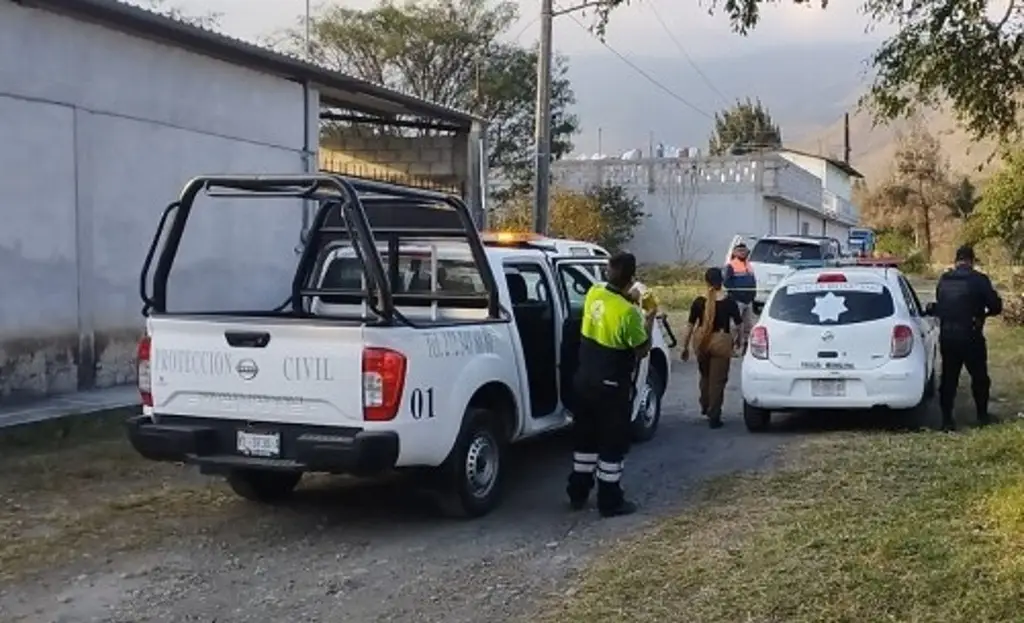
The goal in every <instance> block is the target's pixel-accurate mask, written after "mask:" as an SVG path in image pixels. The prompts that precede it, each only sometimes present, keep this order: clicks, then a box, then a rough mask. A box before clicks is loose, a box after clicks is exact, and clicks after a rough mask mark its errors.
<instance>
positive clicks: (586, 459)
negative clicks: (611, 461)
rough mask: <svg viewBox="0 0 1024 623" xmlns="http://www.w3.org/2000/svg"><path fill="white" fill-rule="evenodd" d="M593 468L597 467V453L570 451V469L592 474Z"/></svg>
mask: <svg viewBox="0 0 1024 623" xmlns="http://www.w3.org/2000/svg"><path fill="white" fill-rule="evenodd" d="M595 469H597V453H589V452H573V453H572V471H574V472H576V473H577V474H593V473H594V470H595Z"/></svg>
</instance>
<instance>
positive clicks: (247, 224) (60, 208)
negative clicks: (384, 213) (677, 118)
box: [0, 0, 483, 400]
mask: <svg viewBox="0 0 1024 623" xmlns="http://www.w3.org/2000/svg"><path fill="white" fill-rule="evenodd" d="M321 106H324V107H331V108H333V109H334V110H335V111H342V112H341V113H339V112H335V113H332V114H334V115H343V116H341V117H337V116H334V117H332V118H334V119H337V118H341V119H344V120H345V121H347V122H352V121H353V119H357V118H358V119H360V120H368V121H366V123H368V124H370V125H371V126H372V125H374V124H380V123H381V119H384V118H387V119H391V120H394V119H403V120H408V119H418V120H429V121H430V123H431V124H432V125H431V127H435V128H436V127H443V128H445V129H446V130H447V131H448V132H449V135H442V138H446V139H447V140H448V142H449V144H450V145H449V147H448V148H447V149H440V148H439V147H438V145H437V142H438V140H439V139H438V136H437V134H438V133H437V132H436V131H435V132H434V134H435V136H433V137H430V141H431V142H430V144H429V145H427V147H429V150H427V149H426V148H424V149H422V150H419V151H422V152H423V153H416V154H412V157H410V154H409V151H410V149H411V148H413V147H415V146H414V145H412V144H411V143H410V140H413V141H414V139H409V140H405V139H403V140H399V141H397V142H396V141H395V140H393V139H389V140H387V141H385V140H382V139H381V140H378V141H377V142H376V143H374V142H373V140H372V136H371V138H370V139H360V140H359V141H358V145H354V146H353V150H354V151H358V152H359V153H358V158H354V159H353V161H355V162H356V163H366V162H371V161H377V162H380V161H389V160H390V161H394V162H404V163H409V162H413V161H415V160H416V158H417V157H420V156H423V155H424V154H425V153H426V152H427V151H429V152H430V154H432V156H433V157H434V158H442V157H443V158H447V160H448V161H447V163H445V166H438V167H427V172H428V173H429V174H434V173H437V174H438V175H444V179H445V182H446V183H448V184H451V183H452V182H453V181H454V182H455V183H456V184H457V185H458V186H461V188H462V190H463V191H464V194H465V195H466V197H467V199H468V201H469V203H470V204H471V205H475V206H477V207H479V206H480V205H481V203H482V202H481V199H480V196H479V192H477V190H478V189H479V187H480V183H479V179H480V175H481V174H482V173H483V169H482V168H481V165H480V164H479V161H480V160H479V147H480V146H479V139H480V137H479V134H478V133H479V131H480V128H479V125H478V124H477V121H476V120H475V119H473V118H472V117H470V116H469V115H467V114H465V113H461V112H459V111H453V110H449V109H447V108H444V107H441V106H437V105H435V104H432V103H429V102H424V101H423V100H420V99H418V98H415V97H412V96H408V95H405V94H401V93H396V92H394V91H390V90H387V89H384V88H383V87H380V86H377V85H373V84H369V83H367V82H364V81H361V80H357V79H354V78H352V77H349V76H345V75H342V74H338V73H336V72H332V71H328V70H325V69H323V68H320V67H317V66H315V65H312V64H309V63H306V62H303V61H300V60H297V59H294V58H291V57H289V56H285V55H281V54H277V53H274V52H271V51H268V50H265V49H263V48H260V47H258V46H254V45H250V44H246V43H243V42H241V41H238V40H235V39H232V38H229V37H225V36H222V35H219V34H217V33H213V32H210V31H207V30H203V29H200V28H195V27H193V26H189V25H187V24H183V23H181V22H178V21H176V20H173V19H170V18H167V17H163V16H160V15H157V14H154V13H152V12H149V11H146V10H143V9H139V8H137V7H133V6H129V5H126V4H123V3H121V2H118V1H117V0H19V1H18V2H11V1H9V0H0V210H2V212H0V214H2V221H0V293H2V294H0V400H5V399H6V400H13V399H19V398H28V397H31V396H36V395H41V394H50V393H60V392H65V391H73V390H76V389H85V388H91V387H102V386H108V385H112V384H116V383H121V382H126V381H130V380H131V379H132V378H133V375H134V370H133V366H134V364H133V359H134V350H135V344H136V341H137V338H138V336H139V333H140V329H141V326H142V321H143V318H142V316H141V314H140V309H141V306H142V303H141V301H140V296H139V273H140V268H141V266H142V261H143V258H144V256H145V254H146V251H147V249H148V248H149V245H150V241H151V239H152V237H153V234H154V231H155V229H156V226H157V221H158V219H159V217H160V214H161V212H162V211H163V209H164V207H165V206H166V205H167V204H168V203H170V202H172V201H174V200H175V199H177V196H178V193H179V192H180V190H181V189H182V187H183V186H184V184H185V182H186V181H187V180H188V179H189V178H191V177H193V176H195V175H198V174H202V173H206V174H211V173H261V172H262V173H298V172H303V171H315V170H316V169H317V142H318V138H319V128H320V116H321V112H320V111H321ZM356 113H358V115H359V116H358V117H355V116H352V115H354V114H356ZM344 115H349V116H348V117H345V116H344ZM362 122H363V121H360V123H362ZM406 123H407V124H408V125H413V126H415V122H412V121H407V122H406ZM370 134H371V135H372V132H371V133H370ZM355 147H358V150H355ZM341 148H342V150H343V151H344V150H345V149H347V146H346V145H342V146H341ZM345 166H346V167H350V168H352V167H355V166H356V165H354V164H352V163H351V162H348V163H346V164H345ZM359 166H363V165H362V164H360V165H359ZM404 166H408V165H407V164H406V165H404ZM442 169H443V170H442ZM360 170H362V169H360ZM346 172H347V171H346ZM210 201H214V200H210ZM290 207H294V208H295V209H289V208H290ZM221 208H222V206H212V207H211V208H210V209H208V210H202V209H200V208H199V207H197V209H196V211H195V213H194V216H193V217H192V218H191V219H190V221H189V229H188V230H187V231H186V234H185V236H184V239H183V241H182V248H181V252H180V253H179V260H180V261H178V262H176V264H175V268H174V271H173V272H172V277H171V280H170V285H169V289H170V290H171V298H172V299H176V303H177V305H175V301H171V302H170V305H171V306H172V307H177V308H179V309H180V308H182V307H183V306H186V305H189V304H196V305H210V306H211V307H214V306H217V305H219V304H238V305H244V304H260V305H266V304H268V303H270V302H271V301H276V302H274V303H273V304H272V305H271V306H274V305H276V304H279V303H280V302H281V301H282V300H283V298H284V297H282V287H283V289H284V290H286V289H287V284H288V283H289V282H290V280H291V271H292V270H293V267H294V264H295V252H294V251H295V247H296V245H297V244H298V243H299V239H300V232H301V229H302V227H303V225H304V223H305V220H306V218H307V215H305V214H303V212H304V211H303V210H302V209H301V206H300V205H294V206H285V207H284V208H283V209H282V208H281V206H279V205H274V206H272V207H271V206H267V205H266V204H264V203H260V202H257V203H256V205H251V204H248V203H247V204H246V206H245V207H244V210H246V212H244V213H243V214H241V216H240V217H239V213H238V212H230V211H229V210H228V209H221ZM233 209H234V208H232V210H233ZM229 212H230V213H229ZM282 276H283V280H282Z"/></svg>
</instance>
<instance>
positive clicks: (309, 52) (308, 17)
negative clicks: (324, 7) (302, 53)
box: [305, 0, 313, 61]
mask: <svg viewBox="0 0 1024 623" xmlns="http://www.w3.org/2000/svg"><path fill="white" fill-rule="evenodd" d="M309 4H310V0H306V19H305V28H306V32H305V44H306V60H307V61H311V60H313V40H312V39H311V38H310V36H309V26H310V20H311V19H312V14H311V13H310V10H309Z"/></svg>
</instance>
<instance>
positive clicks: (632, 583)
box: [543, 323, 1024, 623]
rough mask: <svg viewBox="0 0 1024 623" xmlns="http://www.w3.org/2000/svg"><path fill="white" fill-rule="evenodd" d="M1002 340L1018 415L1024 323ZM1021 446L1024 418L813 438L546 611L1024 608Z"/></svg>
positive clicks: (1000, 364)
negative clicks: (954, 430) (953, 430)
mask: <svg viewBox="0 0 1024 623" xmlns="http://www.w3.org/2000/svg"><path fill="white" fill-rule="evenodd" d="M989 344H990V350H991V364H992V366H991V367H992V371H993V377H994V389H995V391H996V392H997V394H999V395H1001V397H1002V401H1001V402H999V403H997V408H998V409H999V413H1000V414H1002V415H1009V416H1015V415H1016V413H1017V410H1018V409H1020V408H1021V406H1022V402H1024V385H1022V380H1021V379H1020V376H1019V370H1020V368H1021V366H1022V365H1024V329H1011V328H1007V327H1004V326H1002V325H1001V324H999V323H993V326H992V327H991V328H990V330H989ZM965 389H966V388H965ZM962 393H963V394H966V393H967V392H966V391H964V392H962ZM1011 419H1013V418H1011ZM1022 449H1024V423H1021V422H1019V421H1011V422H1008V423H1005V424H1002V425H998V426H992V427H988V428H984V429H974V430H969V431H965V432H963V433H960V434H955V435H948V434H942V433H932V432H921V433H880V432H877V431H876V432H871V433H868V432H845V433H838V434H833V435H817V436H814V437H811V438H809V439H808V440H806V441H805V442H804V443H803V444H802V445H801V446H800V447H799V449H798V450H797V451H796V452H795V453H794V454H793V455H791V456H790V457H789V459H790V460H789V461H787V463H786V465H785V466H784V467H783V468H782V469H780V470H779V471H776V472H772V473H766V474H756V475H749V474H747V475H739V476H733V477H727V478H724V479H721V480H719V481H716V482H715V483H713V484H712V485H711V486H710V487H708V489H707V490H706V492H705V494H704V496H703V499H702V500H701V503H700V504H699V505H698V506H697V508H696V509H695V510H693V511H692V512H688V513H686V514H684V515H682V516H680V517H677V518H674V519H671V520H669V521H666V522H664V523H662V524H661V525H660V526H658V527H656V528H655V529H654V530H653V531H652V532H651V533H649V534H646V535H644V536H643V537H641V538H640V539H637V540H635V541H632V542H629V543H626V544H623V545H621V546H620V547H618V548H617V549H615V550H614V551H613V552H610V553H609V554H608V555H607V556H606V557H604V558H603V559H602V560H600V561H599V562H598V563H597V564H596V565H595V567H594V568H593V569H592V570H590V571H589V572H588V573H586V574H585V575H584V576H583V577H584V579H583V580H582V582H581V583H580V584H579V586H578V587H577V588H576V589H575V592H574V593H573V596H572V597H571V598H569V599H568V600H566V601H561V602H555V603H552V604H551V605H550V607H549V609H548V610H547V612H546V614H545V616H544V617H543V618H544V620H548V621H553V622H554V621H558V622H566V623H567V622H573V621H580V622H582V621H587V622H593V621H616V622H624V621H651V622H653V621H659V622H660V621H687V622H690V623H700V622H709V623H710V622H723V623H724V622H729V623H733V622H747V621H749V622H754V621H756V622H766V623H767V622H779V623H783V622H784V623H812V622H813V623H818V622H821V621H851V622H852V621H858V622H859V621H864V622H872V623H873V622H876V621H906V622H921V623H925V622H927V623H934V622H936V621H942V622H943V623H954V622H960V621H962V622H965V623H967V622H970V623H981V622H985V621H993V622H994V621H1020V620H1022V618H1024V615H1022V614H1021V604H1022V603H1024V588H1022V587H1024V484H1022V483H1024V450H1022Z"/></svg>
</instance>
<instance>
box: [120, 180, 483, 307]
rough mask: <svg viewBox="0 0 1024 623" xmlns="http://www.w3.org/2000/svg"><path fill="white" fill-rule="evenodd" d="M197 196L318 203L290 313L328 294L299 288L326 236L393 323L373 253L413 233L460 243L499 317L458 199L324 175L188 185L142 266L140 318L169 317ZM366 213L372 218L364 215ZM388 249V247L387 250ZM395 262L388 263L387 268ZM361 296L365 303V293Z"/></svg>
mask: <svg viewBox="0 0 1024 623" xmlns="http://www.w3.org/2000/svg"><path fill="white" fill-rule="evenodd" d="M201 193H202V194H204V195H206V196H208V197H215V198H226V197H230V198H240V199H244V198H294V199H305V200H311V201H317V202H318V203H319V207H318V209H317V212H316V215H315V216H314V218H313V221H312V226H311V228H310V231H311V234H310V237H309V240H308V241H307V243H306V245H305V247H304V248H303V250H302V254H301V256H300V259H299V264H298V266H297V268H296V271H295V276H294V278H293V280H292V295H291V300H290V302H291V305H292V311H293V312H296V313H301V311H302V301H303V298H304V297H307V296H317V295H320V294H325V295H326V294H332V293H333V292H329V291H326V290H324V291H323V292H319V291H318V290H315V289H310V288H307V287H305V286H306V285H307V283H308V279H309V275H310V271H311V269H312V267H313V265H314V264H315V262H316V259H317V254H318V253H319V251H320V249H321V247H322V244H323V240H324V237H325V236H327V235H330V234H344V235H346V236H347V237H348V239H349V240H350V242H351V245H352V247H353V250H354V251H355V254H356V257H357V259H358V260H359V262H360V264H361V266H362V270H363V272H364V275H365V276H366V279H367V284H368V285H369V290H370V291H372V292H374V293H375V294H376V306H375V307H376V310H375V311H376V312H377V313H378V314H379V315H380V316H381V320H382V321H383V322H385V323H392V322H394V320H395V318H396V311H395V305H394V298H393V297H394V293H393V292H392V289H391V287H390V281H389V279H388V275H387V270H386V269H385V264H384V262H383V261H382V260H381V257H380V253H379V252H378V240H377V238H376V235H381V236H384V237H389V238H390V237H394V236H397V235H399V234H401V233H407V232H409V231H412V230H414V231H415V233H416V234H418V235H420V236H434V237H438V238H463V239H464V240H465V242H466V243H467V244H468V245H469V248H470V251H471V253H472V256H473V260H474V262H475V263H476V264H477V266H478V267H479V269H480V275H481V278H482V279H483V282H484V285H485V286H486V289H487V292H488V294H487V308H488V312H489V315H490V316H491V317H492V318H498V317H500V309H499V304H498V288H497V284H496V283H495V280H494V275H493V274H492V272H491V271H490V270H489V269H488V263H487V256H486V252H485V250H484V245H483V242H482V240H481V239H480V235H479V232H477V230H476V226H475V224H474V223H473V219H472V217H471V216H470V213H469V209H468V208H467V207H466V204H465V203H463V201H462V200H461V199H459V198H458V197H455V196H452V195H447V194H444V193H439V192H436V191H431V190H425V189H419V188H411V187H407V186H401V185H397V184H387V183H384V182H377V181H372V180H365V179H359V178H351V177H345V176H340V175H329V174H308V175H302V174H299V175H291V174H289V175H208V176H199V177H195V178H193V179H191V180H189V182H188V183H187V184H186V185H185V188H184V189H183V190H182V192H181V196H180V198H179V199H178V201H176V202H174V203H172V204H170V205H169V206H167V208H166V209H165V210H164V212H163V214H162V216H161V218H160V222H159V224H158V226H157V231H156V234H155V235H154V237H153V241H152V242H151V244H150V248H149V250H148V252H147V254H146V258H145V260H144V262H143V267H142V272H141V274H140V278H139V290H140V295H141V297H142V301H143V304H144V308H143V314H144V315H149V314H150V313H156V314H162V313H166V312H167V280H168V278H169V276H170V273H171V267H172V266H173V264H174V260H175V257H176V256H177V253H178V249H179V247H180V245H181V237H182V234H183V233H184V231H185V226H186V224H187V222H188V218H189V216H190V215H191V213H192V209H193V207H194V205H195V202H196V199H197V197H198V196H199V195H200V194H201ZM439 204H443V207H445V208H446V209H444V210H438V209H437V208H438V207H439ZM368 208H370V211H371V212H372V215H371V214H369V213H368ZM168 223H170V227H169V229H168V230H167V233H166V236H163V234H164V229H165V227H166V226H167V224H168ZM161 237H163V244H162V245H161V244H160V241H161ZM391 247H392V245H390V244H389V245H388V248H389V249H390V248H391ZM158 249H159V253H158ZM154 259H155V260H156V264H155V270H154V271H153V278H152V294H149V292H148V285H149V275H150V269H151V268H152V265H153V261H154ZM394 263H395V262H394V258H392V261H391V262H390V264H391V265H394ZM362 293H363V294H365V295H367V296H368V297H369V294H370V292H369V291H363V292H362ZM481 302H482V301H481Z"/></svg>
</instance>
